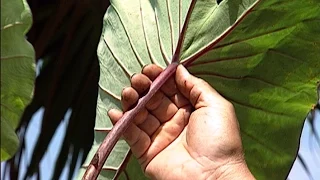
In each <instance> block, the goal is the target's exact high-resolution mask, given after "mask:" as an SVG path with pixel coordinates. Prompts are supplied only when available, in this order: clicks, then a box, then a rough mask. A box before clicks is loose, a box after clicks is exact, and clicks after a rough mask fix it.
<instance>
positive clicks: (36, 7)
mask: <svg viewBox="0 0 320 180" xmlns="http://www.w3.org/2000/svg"><path fill="white" fill-rule="evenodd" d="M28 3H29V4H30V8H31V10H32V12H33V14H34V25H33V26H32V28H31V30H30V32H29V33H28V34H27V36H28V40H29V41H30V42H31V43H32V44H33V45H34V47H35V50H36V59H37V61H38V62H41V63H42V64H43V65H42V67H41V70H40V74H39V76H38V77H37V79H36V85H35V92H34V97H33V99H32V102H31V103H30V105H29V106H27V108H26V109H25V112H24V114H23V116H22V119H21V125H20V127H19V133H20V138H21V139H22V144H21V146H20V149H19V152H18V153H17V154H16V156H15V157H14V158H13V159H12V160H11V161H10V162H8V166H10V168H7V174H8V172H10V177H9V178H10V179H18V177H23V176H24V175H25V174H23V175H20V173H21V172H23V171H19V168H21V167H23V166H24V164H22V163H21V162H22V161H21V159H22V158H25V156H26V154H27V153H26V152H25V144H26V143H30V142H25V139H26V137H25V134H26V132H27V131H28V129H29V125H30V121H31V119H32V116H33V115H34V114H35V113H36V112H37V111H38V110H39V109H40V108H43V109H44V116H43V117H42V119H41V120H40V122H41V123H40V124H41V132H40V135H39V137H37V140H36V145H35V147H34V148H32V149H33V152H32V157H33V158H32V159H31V161H30V162H28V165H27V166H28V167H27V174H26V175H27V176H32V175H33V174H38V175H39V172H40V171H41V169H40V165H39V164H40V162H41V161H42V160H43V157H44V155H45V153H46V152H47V149H48V147H49V144H50V143H51V142H52V137H53V135H54V134H55V132H56V130H57V128H58V126H59V124H60V123H61V122H62V121H67V123H65V124H67V128H66V133H65V136H64V137H63V142H62V143H61V144H62V145H61V150H60V151H59V148H60V147H57V151H59V155H58V157H55V158H52V159H51V161H52V164H54V167H55V168H54V169H53V170H52V172H53V176H52V177H47V178H53V179H59V177H60V175H61V173H62V169H63V168H64V167H67V168H68V169H69V174H68V177H69V178H71V177H72V175H73V173H74V170H75V167H76V163H77V160H78V159H79V161H80V162H81V161H84V159H85V158H86V156H87V153H88V151H89V150H90V149H91V146H92V142H93V137H94V132H93V127H94V123H95V121H94V119H95V111H96V103H97V101H96V99H97V93H98V79H99V63H98V58H97V53H96V51H97V45H98V41H99V37H100V35H101V30H102V18H103V15H104V13H105V11H106V9H107V7H108V4H109V1H106V0H84V1H75V0H69V1H64V0H46V1H42V0H28ZM68 111H70V112H71V116H70V118H69V119H64V117H65V114H66V112H68ZM42 171H43V172H47V170H42Z"/></svg>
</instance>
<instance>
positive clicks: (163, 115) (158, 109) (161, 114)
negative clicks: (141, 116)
mask: <svg viewBox="0 0 320 180" xmlns="http://www.w3.org/2000/svg"><path fill="white" fill-rule="evenodd" d="M146 108H147V109H148V110H149V112H150V113H151V114H153V115H154V116H155V117H156V118H157V119H158V120H159V121H160V122H161V123H164V122H166V121H168V120H169V119H170V118H171V117H172V116H174V114H175V113H176V112H177V111H178V107H177V106H176V105H175V104H174V103H173V102H172V101H171V100H170V99H169V98H168V97H167V96H165V95H164V94H163V92H162V91H158V92H157V93H156V94H155V95H154V96H153V97H152V98H151V99H150V100H149V102H148V103H147V104H146Z"/></svg>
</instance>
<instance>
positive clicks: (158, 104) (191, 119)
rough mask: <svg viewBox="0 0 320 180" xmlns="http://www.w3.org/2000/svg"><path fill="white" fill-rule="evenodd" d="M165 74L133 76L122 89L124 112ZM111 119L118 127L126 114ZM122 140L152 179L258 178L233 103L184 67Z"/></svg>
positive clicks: (147, 70)
mask: <svg viewBox="0 0 320 180" xmlns="http://www.w3.org/2000/svg"><path fill="white" fill-rule="evenodd" d="M162 71H163V69H161V68H160V67H158V66H156V65H148V66H146V67H144V68H143V70H142V73H141V74H135V75H133V77H132V78H131V87H127V88H125V89H123V91H122V99H121V103H122V108H123V111H124V112H125V111H127V110H129V109H130V108H131V107H132V106H134V105H135V104H136V102H137V101H138V99H139V96H142V95H143V94H144V93H146V91H147V90H148V88H149V87H150V84H151V82H152V81H153V80H154V79H155V78H156V77H157V76H158V75H159V74H160V73H161V72H162ZM108 115H109V117H110V118H111V120H112V122H113V123H116V122H117V121H118V120H119V119H120V118H121V116H122V115H123V112H121V111H119V110H116V109H112V110H110V111H109V112H108ZM123 136H124V139H125V140H126V141H127V142H128V144H129V145H130V147H131V151H132V153H133V155H134V156H135V157H136V158H137V159H138V161H139V163H140V165H141V168H142V169H143V170H144V172H145V174H146V176H148V177H150V178H151V179H159V180H173V179H174V180H180V179H181V180H182V179H200V180H201V179H254V177H253V176H252V174H251V173H250V171H249V169H248V167H247V165H246V162H245V159H244V154H243V148H242V143H241V137H240V129H239V124H238V120H237V117H236V115H235V111H234V108H233V105H232V104H231V103H230V102H229V101H227V100H226V99H225V98H223V97H222V96H221V95H220V94H219V93H218V92H217V91H215V90H214V89H213V88H212V87H211V86H210V85H209V84H208V83H206V82H205V81H204V80H202V79H200V78H197V77H195V76H193V75H191V74H190V73H189V72H188V71H187V70H186V69H185V68H184V67H183V66H182V65H179V66H178V68H177V71H176V74H175V76H174V77H172V78H171V79H169V80H168V81H167V82H166V83H165V85H164V86H163V87H162V88H161V90H159V91H158V92H157V93H156V95H155V96H154V97H153V98H152V99H151V100H150V101H149V102H148V103H147V105H146V107H145V109H143V110H142V111H141V112H140V113H139V114H138V115H137V117H136V118H135V120H134V123H132V124H131V125H130V127H129V128H128V129H127V130H126V132H125V133H124V135H123Z"/></svg>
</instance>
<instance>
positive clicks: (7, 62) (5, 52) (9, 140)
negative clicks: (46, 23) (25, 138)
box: [0, 0, 35, 161]
mask: <svg viewBox="0 0 320 180" xmlns="http://www.w3.org/2000/svg"><path fill="white" fill-rule="evenodd" d="M31 24H32V15H31V12H30V9H29V6H28V4H27V3H26V2H25V1H20V0H12V1H11V2H10V1H1V131H0V132H1V146H0V147H1V152H0V153H1V161H3V160H7V159H9V158H10V157H12V156H13V155H14V154H15V153H16V151H17V150H18V146H19V139H18V136H17V134H16V133H15V129H16V128H17V126H18V124H19V122H20V117H21V115H22V113H23V111H24V108H25V107H26V105H27V104H28V103H29V102H30V100H31V98H32V91H33V86H34V79H35V64H34V49H33V47H32V45H31V44H30V43H29V42H28V41H26V39H25V37H24V36H25V34H26V33H27V32H28V30H29V29H30V27H31Z"/></svg>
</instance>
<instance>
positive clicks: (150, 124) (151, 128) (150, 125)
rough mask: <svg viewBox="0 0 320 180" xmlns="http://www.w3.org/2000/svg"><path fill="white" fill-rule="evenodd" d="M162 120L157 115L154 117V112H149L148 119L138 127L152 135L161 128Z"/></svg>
mask: <svg viewBox="0 0 320 180" xmlns="http://www.w3.org/2000/svg"><path fill="white" fill-rule="evenodd" d="M159 126H160V122H159V121H158V119H157V118H156V117H154V116H153V115H152V114H148V116H147V119H146V120H145V121H144V122H143V123H141V124H140V125H138V127H139V128H140V129H141V130H142V131H144V132H146V133H147V134H148V135H149V136H152V134H153V133H154V132H156V130H157V129H158V128H159Z"/></svg>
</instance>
